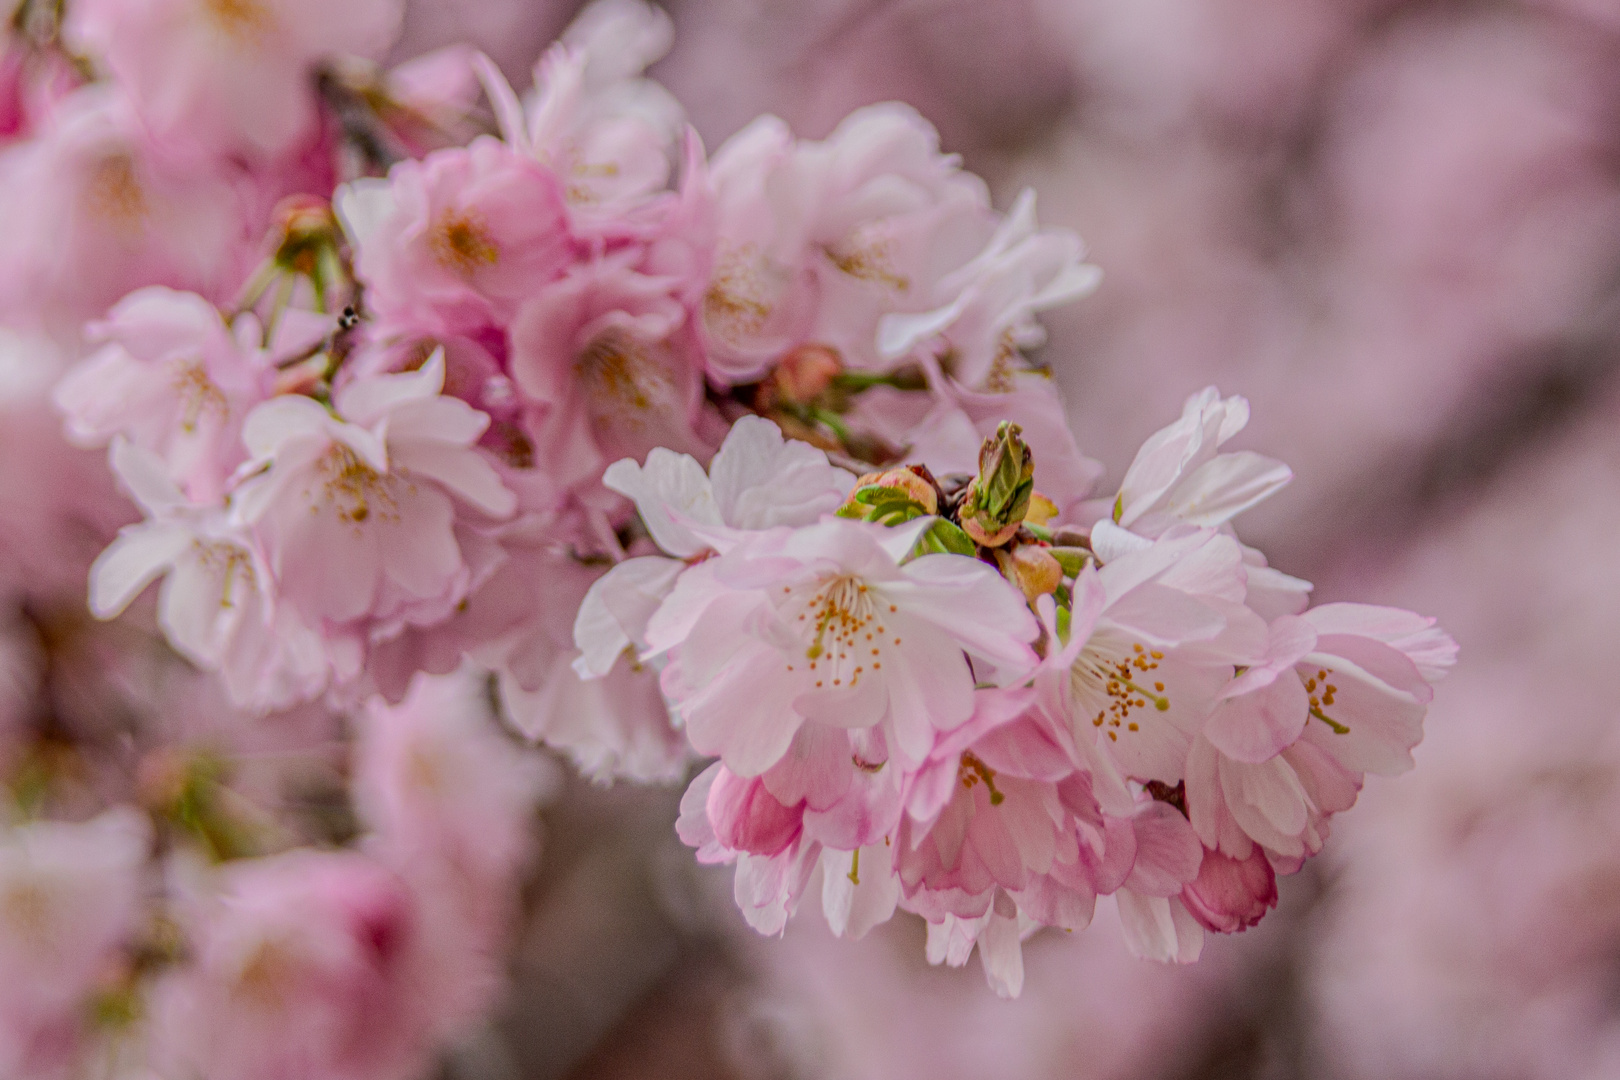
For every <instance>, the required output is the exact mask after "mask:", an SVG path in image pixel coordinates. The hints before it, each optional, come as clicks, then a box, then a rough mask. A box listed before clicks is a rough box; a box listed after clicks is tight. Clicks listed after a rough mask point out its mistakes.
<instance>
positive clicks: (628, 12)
mask: <svg viewBox="0 0 1620 1080" xmlns="http://www.w3.org/2000/svg"><path fill="white" fill-rule="evenodd" d="M673 41H674V27H673V25H672V24H671V22H670V19H669V16H668V15H667V14H665V13H664V12H663V10H662V9H660V8H655V7H652V6H651V5H649V4H646V3H643V2H641V0H597V2H596V3H593V4H591V5H589V6H588V7H586V8H585V10H584V11H582V12H581V13H580V15H579V16H578V17H577V18H576V19H575V20H574V22H573V23H572V24H571V25H570V26H569V27H568V29H567V30H565V31H564V32H563V34H562V36H561V37H560V38H559V39H558V41H557V43H556V44H555V45H553V46H552V47H551V48H550V49H548V50H547V51H546V53H545V55H544V56H543V57H541V59H540V62H539V63H538V64H537V65H536V66H535V69H534V91H533V94H532V96H531V98H530V101H529V103H528V107H527V109H525V108H524V106H523V105H522V104H521V103H519V101H518V99H517V96H516V95H515V94H514V93H512V91H511V88H510V87H509V86H508V85H507V83H506V80H505V79H504V78H503V77H502V76H501V75H500V73H499V71H498V70H497V69H496V68H495V67H494V65H493V64H489V63H487V62H486V63H485V64H484V65H483V73H484V79H485V84H486V86H487V87H488V88H489V93H490V98H491V101H492V102H493V104H494V105H495V107H496V115H497V118H498V119H499V121H500V124H501V133H502V136H503V137H504V138H505V139H506V141H507V142H508V143H510V144H511V145H512V146H513V147H515V148H517V149H518V150H520V151H521V152H522V153H524V154H526V155H528V156H530V157H533V158H534V159H535V160H537V161H539V162H541V163H542V164H544V165H546V166H547V167H548V168H550V169H551V170H553V171H554V172H555V173H557V175H558V176H560V177H561V178H562V180H563V183H564V190H565V192H566V195H567V199H568V202H569V206H570V213H571V215H572V217H573V219H574V221H575V223H576V225H577V227H579V228H580V229H582V230H584V231H588V232H592V233H598V234H603V233H605V234H607V235H612V234H615V233H618V232H621V231H624V230H625V227H626V226H627V225H629V224H631V222H632V221H633V220H634V218H633V215H635V214H636V212H637V211H638V210H641V209H643V208H645V206H646V205H647V203H648V202H649V200H651V199H653V198H654V197H655V196H657V195H660V194H661V193H663V192H664V191H665V190H666V189H667V187H668V185H669V180H670V176H671V170H672V166H673V165H674V163H675V157H676V152H677V149H678V145H679V141H680V137H681V133H682V131H683V130H684V128H685V124H686V117H685V113H684V111H683V110H682V109H681V107H680V104H679V103H678V102H676V100H675V99H674V98H673V97H672V96H671V95H670V93H669V91H667V90H665V89H664V88H663V87H662V86H660V85H659V84H658V83H656V82H654V81H652V80H651V79H647V78H643V77H642V73H643V72H644V71H645V70H646V69H647V67H648V66H649V65H650V64H652V63H654V62H655V61H657V60H658V59H659V58H660V57H662V56H663V55H664V54H665V53H666V52H668V51H669V48H670V45H671V44H672V43H673ZM631 231H634V230H631Z"/></svg>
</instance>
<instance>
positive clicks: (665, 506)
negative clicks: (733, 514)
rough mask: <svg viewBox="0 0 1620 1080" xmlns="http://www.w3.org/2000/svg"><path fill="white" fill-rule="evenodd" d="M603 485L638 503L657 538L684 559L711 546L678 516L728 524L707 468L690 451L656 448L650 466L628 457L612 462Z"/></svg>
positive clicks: (660, 544) (649, 530) (656, 541)
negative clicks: (682, 452) (716, 500)
mask: <svg viewBox="0 0 1620 1080" xmlns="http://www.w3.org/2000/svg"><path fill="white" fill-rule="evenodd" d="M602 483H603V485H604V486H606V487H608V488H609V489H611V490H613V491H617V492H618V493H619V494H621V495H623V496H625V497H626V498H628V499H630V500H631V501H633V502H634V503H635V504H636V510H637V511H638V512H639V513H640V514H641V520H642V521H643V522H644V523H645V524H646V526H647V531H648V532H649V533H651V534H652V538H653V541H654V542H655V543H656V544H657V545H658V546H659V547H661V548H663V549H664V550H665V551H667V552H669V553H670V554H671V555H675V556H677V557H679V558H683V559H684V558H690V557H692V556H693V555H696V554H698V553H699V552H701V551H703V550H705V549H706V548H707V547H708V545H707V544H705V543H703V542H702V541H701V540H700V539H698V538H697V537H696V536H694V535H693V534H692V532H691V531H690V530H689V529H687V528H685V527H684V526H683V525H681V524H680V522H679V521H677V520H676V518H675V517H674V516H672V515H673V514H679V515H681V516H683V517H688V518H691V519H693V520H694V521H697V522H700V523H702V524H706V525H720V524H723V523H722V522H721V520H720V508H719V507H718V506H717V505H716V504H715V501H714V489H713V488H712V487H711V486H710V483H709V478H708V476H707V475H705V474H704V472H703V466H701V465H699V464H698V463H697V461H696V459H694V458H692V457H691V456H689V455H687V454H677V453H675V452H674V451H672V450H668V449H666V448H664V447H662V446H656V447H654V448H653V450H652V452H651V453H650V454H648V455H647V464H646V465H645V466H638V465H637V464H636V463H635V462H634V461H633V460H631V459H629V458H625V459H623V460H622V461H615V462H614V463H613V464H612V465H609V466H608V467H607V471H606V472H604V473H603V474H602Z"/></svg>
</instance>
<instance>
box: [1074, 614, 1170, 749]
mask: <svg viewBox="0 0 1620 1080" xmlns="http://www.w3.org/2000/svg"><path fill="white" fill-rule="evenodd" d="M1163 659H1164V653H1162V652H1160V651H1159V650H1158V649H1149V648H1148V647H1147V646H1145V645H1143V644H1142V643H1141V642H1139V641H1137V642H1130V643H1129V645H1128V646H1127V645H1126V643H1124V642H1114V641H1109V640H1108V639H1107V638H1105V637H1103V638H1094V639H1093V640H1092V641H1090V642H1088V643H1087V644H1086V647H1085V648H1084V649H1083V650H1081V652H1080V655H1079V657H1077V658H1076V659H1075V662H1074V667H1073V668H1072V669H1071V670H1070V673H1069V679H1070V685H1071V686H1072V687H1073V688H1074V695H1075V698H1076V699H1077V700H1078V702H1079V703H1080V705H1081V708H1082V709H1083V710H1084V711H1086V712H1090V711H1091V710H1092V709H1095V710H1096V715H1095V716H1094V717H1092V720H1091V724H1092V726H1093V727H1096V728H1100V729H1102V730H1104V731H1106V732H1108V738H1109V741H1111V742H1118V741H1119V732H1120V731H1121V730H1124V731H1139V730H1141V726H1140V724H1139V723H1138V718H1137V714H1138V712H1139V711H1140V710H1143V709H1146V708H1147V707H1148V705H1149V704H1151V705H1152V706H1153V708H1154V709H1156V710H1158V711H1159V712H1166V711H1168V710H1169V708H1170V698H1169V697H1168V696H1167V695H1166V694H1165V692H1164V683H1162V682H1160V681H1158V680H1157V679H1155V678H1154V677H1153V672H1154V671H1156V670H1158V667H1159V661H1161V660H1163Z"/></svg>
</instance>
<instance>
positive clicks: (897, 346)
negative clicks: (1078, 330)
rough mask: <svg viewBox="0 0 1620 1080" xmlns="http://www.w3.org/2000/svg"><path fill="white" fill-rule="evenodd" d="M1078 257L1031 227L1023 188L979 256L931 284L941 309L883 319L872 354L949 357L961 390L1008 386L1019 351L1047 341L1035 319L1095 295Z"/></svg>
mask: <svg viewBox="0 0 1620 1080" xmlns="http://www.w3.org/2000/svg"><path fill="white" fill-rule="evenodd" d="M1084 256H1085V247H1084V245H1082V244H1081V243H1080V238H1079V237H1078V236H1076V235H1074V234H1073V233H1072V232H1069V231H1067V230H1063V229H1044V230H1038V229H1037V228H1036V225H1035V193H1034V191H1032V190H1030V189H1028V188H1026V189H1025V190H1024V191H1023V192H1022V193H1021V194H1020V195H1019V196H1018V201H1017V202H1016V203H1014V204H1013V208H1012V209H1011V210H1010V211H1008V213H1007V217H1006V219H1005V220H1004V221H1002V223H1001V225H1000V227H999V228H997V230H996V233H995V235H994V236H992V237H991V238H990V241H989V243H987V244H986V245H985V247H984V250H983V251H981V252H979V253H978V254H977V255H975V256H974V257H973V259H972V260H971V261H970V262H968V263H967V264H966V265H964V266H962V267H960V268H958V269H956V270H953V271H952V272H951V273H949V274H947V275H945V276H944V277H942V278H941V279H940V280H938V281H937V282H935V283H934V298H935V299H937V300H942V301H945V303H944V304H943V305H942V306H940V307H938V308H936V309H934V310H932V311H926V312H921V313H919V314H907V315H901V314H895V315H886V316H884V317H883V319H882V320H881V321H880V322H879V323H878V330H877V335H878V336H877V344H878V349H879V351H880V352H881V353H882V355H883V356H884V358H885V359H888V360H895V359H898V358H900V357H904V356H907V355H910V354H911V353H913V352H914V351H916V350H918V349H919V348H922V347H927V348H929V349H931V350H932V353H931V356H934V357H943V358H948V361H947V360H941V364H942V366H944V367H945V369H946V372H947V373H948V374H949V375H950V377H951V378H952V379H954V380H955V381H957V382H958V383H960V384H961V385H963V386H966V387H970V388H973V389H978V388H980V387H983V386H984V385H985V384H986V383H987V382H990V383H1006V382H1008V381H1009V380H1010V378H1011V374H1012V370H1013V368H1012V361H1013V359H1014V358H1015V357H1016V355H1017V352H1018V350H1020V349H1028V348H1034V347H1036V346H1039V345H1041V344H1043V343H1044V342H1045V341H1046V331H1045V330H1043V329H1042V328H1041V325H1040V323H1038V322H1036V321H1035V315H1036V313H1037V312H1040V311H1044V310H1045V309H1047V308H1052V307H1058V306H1059V305H1062V304H1069V303H1073V302H1074V301H1076V300H1079V299H1080V298H1082V297H1084V296H1086V295H1088V294H1090V293H1091V292H1092V291H1093V290H1095V289H1096V287H1097V283H1098V281H1100V280H1101V276H1102V275H1101V271H1099V270H1098V269H1097V268H1096V267H1095V266H1092V265H1090V264H1089V263H1083V262H1081V261H1080V260H1081V259H1082V258H1083V257H1084Z"/></svg>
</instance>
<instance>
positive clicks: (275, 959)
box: [236, 941, 297, 1009]
mask: <svg viewBox="0 0 1620 1080" xmlns="http://www.w3.org/2000/svg"><path fill="white" fill-rule="evenodd" d="M296 970H297V964H296V962H295V961H294V960H293V958H292V956H290V955H289V954H288V950H287V947H286V946H285V945H283V944H281V943H280V942H277V941H261V942H259V943H258V944H257V945H256V946H254V948H253V952H252V953H250V954H249V955H248V958H247V960H246V961H245V962H244V963H243V964H242V967H241V968H240V969H239V970H238V971H237V974H236V988H237V990H238V992H240V993H241V995H242V996H243V997H245V998H247V999H248V1000H249V1001H251V1002H253V1003H254V1004H255V1005H258V1006H259V1007H260V1008H263V1009H279V1008H281V1007H282V1006H283V1004H285V1002H286V999H287V992H288V991H289V990H290V989H291V983H292V981H293V977H294V973H295V971H296Z"/></svg>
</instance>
